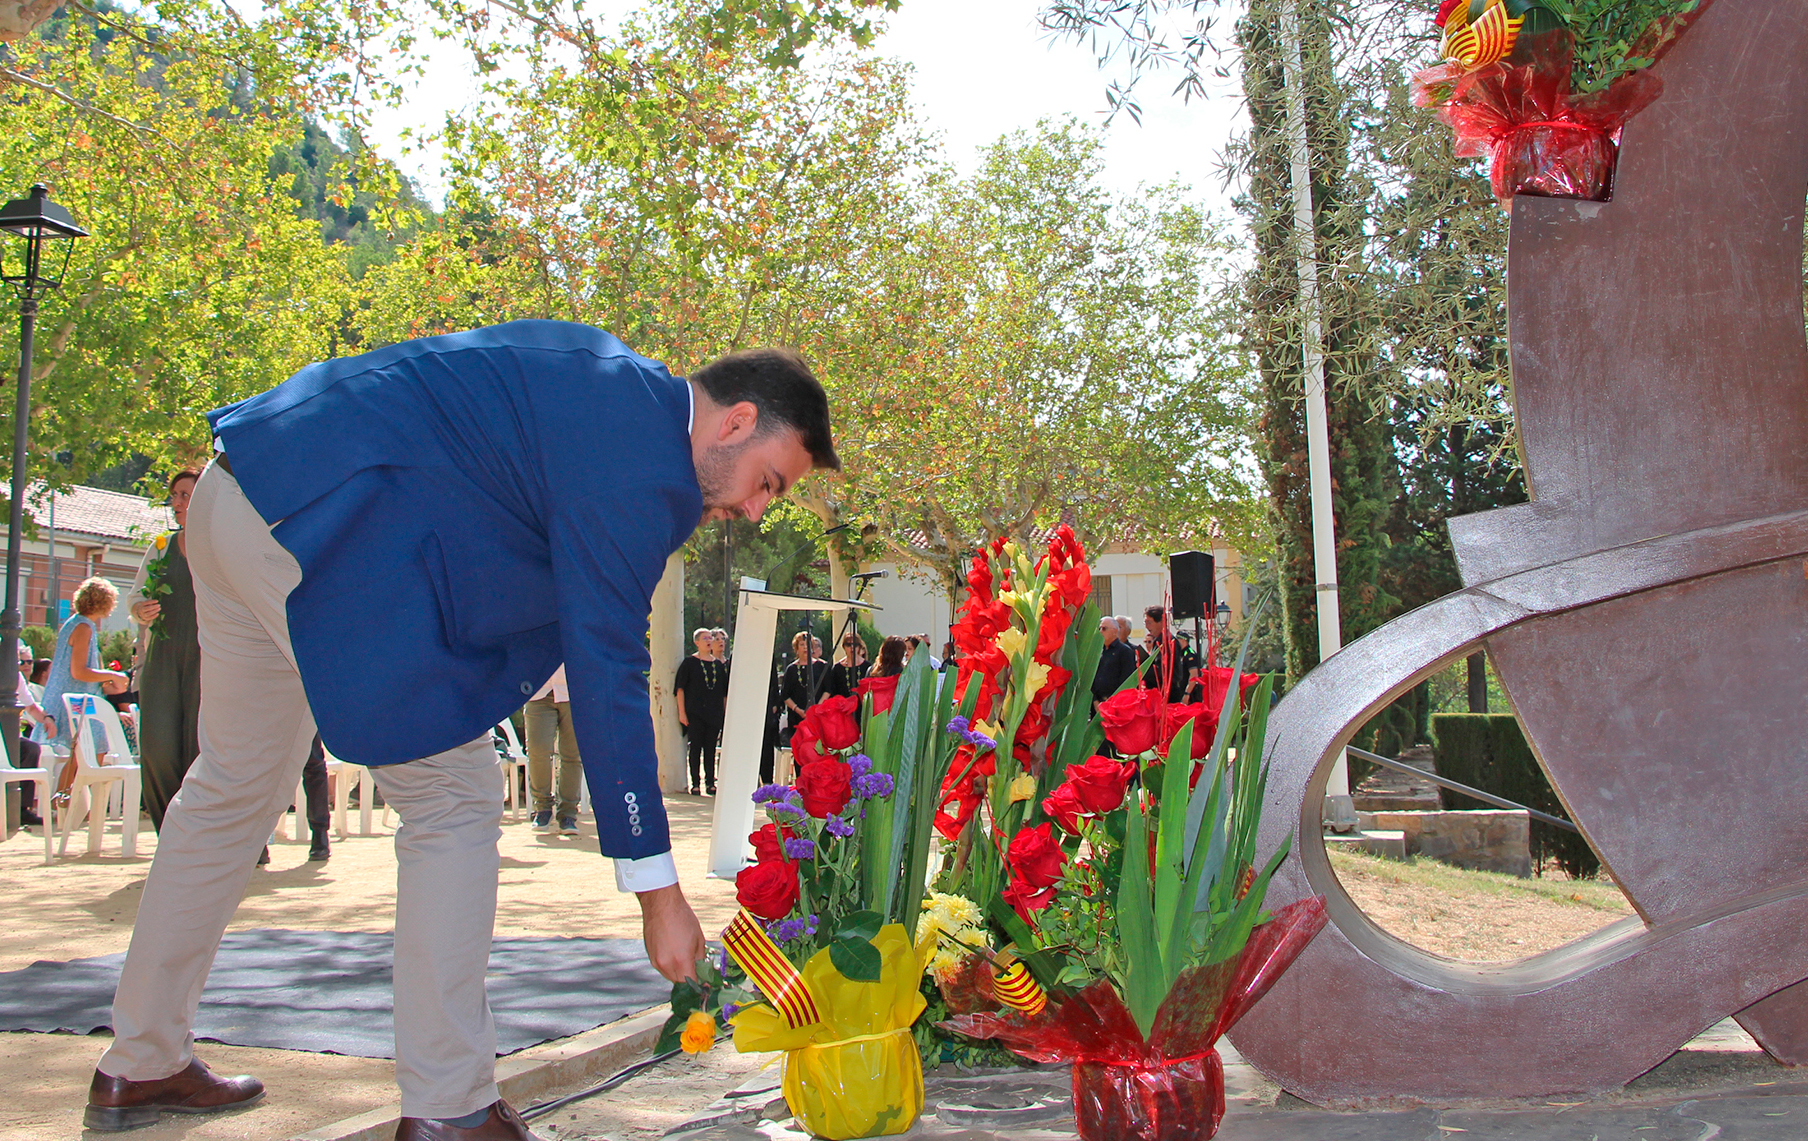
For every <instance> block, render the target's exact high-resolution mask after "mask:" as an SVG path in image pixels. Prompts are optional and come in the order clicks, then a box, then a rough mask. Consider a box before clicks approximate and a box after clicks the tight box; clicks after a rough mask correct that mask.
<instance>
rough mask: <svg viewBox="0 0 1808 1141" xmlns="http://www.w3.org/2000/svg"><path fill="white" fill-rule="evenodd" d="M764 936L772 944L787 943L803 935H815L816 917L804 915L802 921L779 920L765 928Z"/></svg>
mask: <svg viewBox="0 0 1808 1141" xmlns="http://www.w3.org/2000/svg"><path fill="white" fill-rule="evenodd" d="M766 934H768V935H770V936H771V937H772V941H773V942H774V943H789V942H790V941H791V940H793V939H801V938H802V937H803V936H805V935H814V934H816V917H815V916H814V915H806V916H804V917H803V918H802V919H781V920H779V921H778V922H776V923H773V924H772V925H770V926H769V927H767V928H766Z"/></svg>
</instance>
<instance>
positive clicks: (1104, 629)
mask: <svg viewBox="0 0 1808 1141" xmlns="http://www.w3.org/2000/svg"><path fill="white" fill-rule="evenodd" d="M1099 634H1100V636H1101V637H1103V638H1104V639H1105V648H1104V649H1102V650H1100V651H1099V672H1097V673H1095V674H1093V675H1092V701H1093V704H1094V705H1097V704H1098V703H1099V702H1101V701H1103V700H1105V699H1106V698H1107V697H1110V696H1111V695H1112V694H1114V693H1116V692H1117V691H1118V687H1119V686H1121V685H1123V684H1124V679H1126V678H1128V677H1129V676H1130V675H1131V674H1133V673H1135V672H1136V651H1135V650H1132V649H1131V648H1130V647H1129V645H1127V644H1126V643H1125V642H1124V640H1123V639H1122V638H1120V637H1119V636H1118V630H1117V620H1116V619H1115V618H1108V617H1107V618H1101V619H1099Z"/></svg>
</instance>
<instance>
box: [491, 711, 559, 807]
mask: <svg viewBox="0 0 1808 1141" xmlns="http://www.w3.org/2000/svg"><path fill="white" fill-rule="evenodd" d="M496 732H498V733H500V734H502V740H503V744H501V745H498V746H496V763H497V764H498V765H501V766H502V777H503V782H504V783H503V789H502V806H503V807H504V808H506V809H508V810H509V812H510V813H511V814H512V819H515V820H519V819H521V812H522V810H523V809H525V808H526V807H527V805H526V803H524V801H525V799H526V798H525V797H524V796H523V795H522V793H521V774H522V773H523V772H525V771H527V752H526V750H524V749H522V747H521V740H520V738H518V737H516V736H515V726H514V724H513V723H512V722H508V721H503V722H502V723H500V724H499V725H497V726H496ZM490 740H491V741H494V740H495V737H494V736H492V737H491V738H490ZM554 771H557V770H554Z"/></svg>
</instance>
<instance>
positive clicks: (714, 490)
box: [697, 437, 753, 515]
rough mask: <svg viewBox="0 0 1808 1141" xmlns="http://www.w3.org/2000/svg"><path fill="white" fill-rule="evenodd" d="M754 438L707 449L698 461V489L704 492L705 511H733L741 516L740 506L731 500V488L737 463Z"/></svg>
mask: <svg viewBox="0 0 1808 1141" xmlns="http://www.w3.org/2000/svg"><path fill="white" fill-rule="evenodd" d="M752 443H753V440H752V438H751V437H750V438H748V439H746V440H743V441H741V442H740V443H738V444H734V445H732V446H731V445H727V444H718V445H715V446H713V447H710V448H708V449H706V450H705V451H704V453H703V456H702V458H701V459H699V460H698V461H697V488H698V490H699V491H701V492H703V509H704V510H705V511H716V510H723V511H733V512H734V513H735V514H737V515H739V514H740V510H741V508H740V504H738V503H734V502H731V501H730V500H729V498H728V497H729V495H730V494H731V492H730V490H729V489H730V487H732V486H733V484H734V474H735V471H734V469H735V463H736V462H737V461H738V460H739V459H740V458H741V455H742V454H743V453H744V452H746V451H747V448H748V446H749V445H750V444H752Z"/></svg>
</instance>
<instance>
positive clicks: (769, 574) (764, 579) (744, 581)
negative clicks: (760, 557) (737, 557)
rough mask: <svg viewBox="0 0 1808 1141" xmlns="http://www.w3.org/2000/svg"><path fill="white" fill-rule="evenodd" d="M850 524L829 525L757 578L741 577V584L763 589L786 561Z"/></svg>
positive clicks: (752, 588) (845, 528)
mask: <svg viewBox="0 0 1808 1141" xmlns="http://www.w3.org/2000/svg"><path fill="white" fill-rule="evenodd" d="M852 526H853V524H852V523H841V524H838V525H836V526H834V527H830V528H829V529H828V530H826V531H824V532H823V533H822V534H821V535H818V536H817V537H816V538H814V539H811V540H810V541H809V542H807V543H805V544H804V545H803V546H801V547H799V548H797V549H796V550H795V551H792V552H791V553H790V554H788V555H786V556H785V557H784V558H782V559H780V560H779V561H778V562H776V563H773V564H772V565H771V566H770V567H767V568H766V574H765V576H764V577H762V578H757V579H751V580H750V579H747V578H745V577H743V579H742V582H741V585H742V586H743V587H747V588H748V589H750V590H765V589H766V584H767V583H768V582H770V581H771V580H772V576H773V574H774V572H776V571H779V570H782V569H783V568H784V567H785V565H786V564H787V563H789V562H790V561H791V560H792V559H794V558H796V557H797V556H799V555H801V554H803V553H804V552H805V551H807V550H810V549H811V548H813V547H815V546H816V544H817V543H819V542H821V541H822V540H823V539H825V538H827V537H828V536H830V535H833V534H834V533H835V532H837V531H845V530H847V529H848V528H849V527H852ZM750 582H753V583H758V584H759V585H758V586H750V585H749V583H750Z"/></svg>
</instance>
